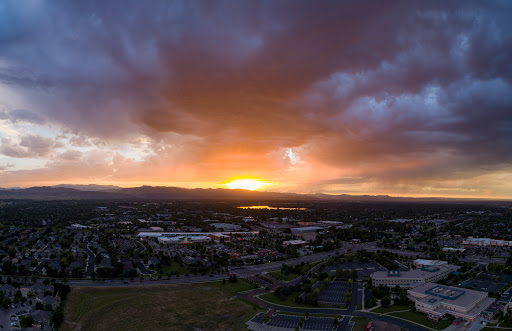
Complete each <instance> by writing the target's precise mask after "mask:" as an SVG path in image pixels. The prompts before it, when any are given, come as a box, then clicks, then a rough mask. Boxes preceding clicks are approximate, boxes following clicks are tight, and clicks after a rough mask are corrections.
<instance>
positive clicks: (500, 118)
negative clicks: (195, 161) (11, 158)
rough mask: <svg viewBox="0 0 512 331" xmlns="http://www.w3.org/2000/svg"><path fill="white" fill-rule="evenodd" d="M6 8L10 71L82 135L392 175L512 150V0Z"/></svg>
mask: <svg viewBox="0 0 512 331" xmlns="http://www.w3.org/2000/svg"><path fill="white" fill-rule="evenodd" d="M0 6H3V8H2V9H3V10H0V22H2V23H0V82H1V83H3V84H8V85H9V86H11V87H13V88H15V89H17V90H18V91H21V93H22V94H23V95H24V96H26V98H27V99H29V100H30V101H31V102H32V104H33V105H34V109H30V111H31V112H33V113H34V112H39V113H41V114H44V115H41V116H40V117H39V118H40V120H41V121H42V119H43V118H44V119H46V118H47V119H48V121H50V122H52V123H59V124H60V125H63V126H64V127H66V128H67V129H68V130H70V131H71V132H74V133H76V134H78V135H80V136H81V137H86V136H87V137H91V138H101V139H110V140H112V139H124V138H125V137H127V136H130V135H131V134H144V135H147V136H149V137H151V138H152V139H154V140H155V144H154V146H161V144H162V141H164V142H165V141H166V140H165V138H163V137H166V135H167V134H169V133H173V134H178V135H183V136H191V137H195V138H194V139H191V141H192V142H191V143H190V144H192V145H190V146H189V149H188V150H189V151H190V153H193V154H194V155H196V157H197V158H201V157H202V158H206V159H208V162H210V163H215V161H214V160H215V158H216V156H217V155H219V154H226V153H228V154H229V153H230V154H236V153H240V154H244V153H248V154H250V153H267V152H269V151H273V150H277V149H280V148H286V147H298V146H305V147H304V151H305V152H304V153H305V157H309V158H312V159H315V160H317V161H319V162H323V163H326V164H330V165H333V166H339V167H355V168H357V167H359V166H360V165H362V167H361V168H362V169H369V170H365V171H366V173H365V174H361V175H368V176H378V177H386V176H389V177H395V176H400V174H401V173H403V174H404V175H405V174H410V176H415V175H418V174H425V175H426V176H427V175H428V174H431V175H432V176H440V174H447V173H450V171H451V170H450V169H458V170H462V171H464V170H468V171H469V170H474V169H480V168H484V167H501V166H507V165H510V163H511V162H512V153H511V152H512V144H511V143H510V141H512V129H511V127H512V120H511V118H512V115H511V111H512V109H511V107H512V97H511V96H512V81H511V78H512V23H511V22H512V14H511V13H512V5H511V4H510V2H507V1H501V2H500V1H486V2H481V1H476V2H473V1H464V2H462V1H461V2H445V1H425V2H407V1H337V2H316V1H268V2H266V1H260V2H253V1H204V2H195V1H183V2H180V1H172V2H170V1H163V2H156V1H154V2H151V3H150V4H147V3H144V4H142V3H141V2H139V1H123V2H114V1H78V2H66V3H55V2H30V5H27V3H25V2H24V3H20V2H17V1H11V2H9V1H8V2H4V3H3V4H2V5H0ZM14 113H15V112H11V114H14ZM9 118H11V117H9ZM11 120H12V119H11ZM20 120H21V119H20ZM85 140H86V138H84V141H85ZM168 143H169V144H170V145H172V144H173V141H170V142H168ZM155 148H156V147H155ZM159 148H160V147H159ZM447 155H448V156H449V157H447ZM375 159H380V160H382V162H380V165H379V164H376V165H375V164H374V163H373V161H372V160H375ZM400 163H401V164H405V165H406V167H408V168H404V167H397V166H395V167H393V164H395V165H396V164H400ZM372 164H374V166H372V167H370V165H372Z"/></svg>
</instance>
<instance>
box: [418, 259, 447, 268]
mask: <svg viewBox="0 0 512 331" xmlns="http://www.w3.org/2000/svg"><path fill="white" fill-rule="evenodd" d="M412 264H414V266H415V267H416V268H423V267H438V266H440V265H447V264H448V262H446V261H440V260H423V259H417V260H414V262H413V263H412Z"/></svg>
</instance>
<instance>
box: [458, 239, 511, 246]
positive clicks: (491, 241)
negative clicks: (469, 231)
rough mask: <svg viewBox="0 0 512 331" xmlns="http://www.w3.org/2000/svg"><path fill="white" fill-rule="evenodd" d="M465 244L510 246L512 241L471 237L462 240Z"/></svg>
mask: <svg viewBox="0 0 512 331" xmlns="http://www.w3.org/2000/svg"><path fill="white" fill-rule="evenodd" d="M462 244H463V245H468V246H498V247H503V246H505V247H510V246H512V241H509V240H501V239H490V238H473V237H469V238H467V239H465V240H463V241H462Z"/></svg>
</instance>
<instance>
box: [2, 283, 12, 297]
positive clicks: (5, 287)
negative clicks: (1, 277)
mask: <svg viewBox="0 0 512 331" xmlns="http://www.w3.org/2000/svg"><path fill="white" fill-rule="evenodd" d="M0 291H2V292H3V293H4V297H10V296H13V295H14V293H16V289H15V288H14V286H12V285H9V284H4V285H2V286H0Z"/></svg>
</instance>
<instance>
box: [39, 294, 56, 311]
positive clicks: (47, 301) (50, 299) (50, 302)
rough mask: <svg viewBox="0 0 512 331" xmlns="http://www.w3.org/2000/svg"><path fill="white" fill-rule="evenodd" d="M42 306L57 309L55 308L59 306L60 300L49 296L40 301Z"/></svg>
mask: <svg viewBox="0 0 512 331" xmlns="http://www.w3.org/2000/svg"><path fill="white" fill-rule="evenodd" d="M40 301H41V303H42V304H43V305H45V306H46V305H50V306H52V308H53V309H55V308H57V306H58V305H59V304H60V300H59V299H58V298H57V297H53V296H50V295H47V296H45V297H44V298H43V299H41V300H40Z"/></svg>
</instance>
